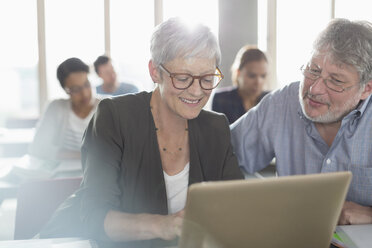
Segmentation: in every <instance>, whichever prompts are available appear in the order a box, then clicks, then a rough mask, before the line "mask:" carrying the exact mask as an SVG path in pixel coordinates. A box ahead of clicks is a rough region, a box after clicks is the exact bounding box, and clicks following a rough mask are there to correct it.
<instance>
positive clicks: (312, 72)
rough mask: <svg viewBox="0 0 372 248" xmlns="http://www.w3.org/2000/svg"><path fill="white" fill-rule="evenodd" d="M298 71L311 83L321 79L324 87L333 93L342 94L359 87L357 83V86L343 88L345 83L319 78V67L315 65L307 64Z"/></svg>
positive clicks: (320, 71)
mask: <svg viewBox="0 0 372 248" xmlns="http://www.w3.org/2000/svg"><path fill="white" fill-rule="evenodd" d="M300 70H301V72H302V74H303V75H304V76H305V77H306V78H307V79H309V80H311V81H314V82H315V81H316V80H318V79H319V78H322V79H323V82H324V85H325V86H326V87H327V88H328V89H330V90H333V91H335V92H338V93H342V92H344V91H346V90H349V89H351V88H353V87H355V86H357V85H359V83H357V84H354V85H352V86H349V87H344V86H343V85H344V84H346V82H343V81H340V80H337V79H334V78H332V77H329V78H323V77H322V76H321V73H322V70H321V69H320V68H319V66H317V65H315V64H307V65H306V66H305V65H303V66H301V68H300Z"/></svg>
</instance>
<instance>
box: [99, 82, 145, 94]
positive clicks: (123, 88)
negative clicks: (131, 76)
mask: <svg viewBox="0 0 372 248" xmlns="http://www.w3.org/2000/svg"><path fill="white" fill-rule="evenodd" d="M96 92H97V94H100V95H111V96H118V95H123V94H128V93H137V92H138V88H137V87H136V86H134V85H133V84H128V83H120V84H119V87H118V88H117V89H116V91H114V92H112V93H108V92H105V91H103V88H102V84H101V85H98V86H97V87H96Z"/></svg>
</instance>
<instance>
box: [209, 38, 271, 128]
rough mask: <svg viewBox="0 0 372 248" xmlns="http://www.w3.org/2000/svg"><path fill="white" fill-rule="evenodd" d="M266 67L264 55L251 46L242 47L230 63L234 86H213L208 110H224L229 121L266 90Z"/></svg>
mask: <svg viewBox="0 0 372 248" xmlns="http://www.w3.org/2000/svg"><path fill="white" fill-rule="evenodd" d="M267 71H268V60H267V57H266V55H265V54H264V53H263V52H262V51H261V50H259V49H258V48H255V47H253V46H249V45H246V46H244V47H242V48H241V49H240V50H239V52H238V53H237V55H236V57H235V61H234V63H233V65H232V67H231V72H232V82H233V85H234V86H231V87H226V88H222V89H218V90H216V93H215V94H214V97H213V101H212V110H213V111H216V112H220V113H224V114H225V115H226V117H227V118H228V120H229V122H230V124H231V123H233V122H234V121H236V120H237V119H238V118H239V117H240V116H242V115H243V114H244V113H245V112H247V111H248V110H249V109H251V108H252V107H254V106H255V105H256V104H257V103H259V102H260V101H261V99H262V98H263V97H264V96H265V95H266V94H267V93H268V91H263V87H264V85H265V83H266V78H267Z"/></svg>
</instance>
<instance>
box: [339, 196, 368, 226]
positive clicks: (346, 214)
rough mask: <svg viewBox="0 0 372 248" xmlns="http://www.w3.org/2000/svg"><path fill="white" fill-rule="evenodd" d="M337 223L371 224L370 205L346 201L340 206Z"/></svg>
mask: <svg viewBox="0 0 372 248" xmlns="http://www.w3.org/2000/svg"><path fill="white" fill-rule="evenodd" d="M338 224H339V225H355V224H372V207H365V206H362V205H359V204H357V203H354V202H351V201H346V202H345V203H344V206H343V207H342V211H341V215H340V218H339V219H338Z"/></svg>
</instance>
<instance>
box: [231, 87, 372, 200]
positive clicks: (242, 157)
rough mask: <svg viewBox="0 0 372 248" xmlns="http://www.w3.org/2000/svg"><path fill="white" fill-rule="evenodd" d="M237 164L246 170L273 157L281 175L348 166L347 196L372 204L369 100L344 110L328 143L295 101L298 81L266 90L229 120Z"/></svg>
mask: <svg viewBox="0 0 372 248" xmlns="http://www.w3.org/2000/svg"><path fill="white" fill-rule="evenodd" d="M231 132H232V136H231V139H232V144H233V147H234V151H235V153H236V155H237V157H238V160H239V164H240V166H241V167H242V168H244V169H245V170H246V171H247V172H249V173H254V172H256V171H259V170H261V169H263V168H264V167H266V165H268V164H269V163H270V161H271V160H272V159H273V158H274V157H275V158H276V168H277V173H278V175H279V176H286V175H296V174H310V173H321V172H335V171H346V170H348V171H351V172H352V173H353V178H352V182H351V185H350V188H349V192H348V194H347V197H346V199H347V200H349V201H353V202H356V203H358V204H361V205H366V206H372V100H371V96H369V97H368V98H367V99H366V100H364V101H363V102H361V103H360V104H359V105H358V107H357V108H356V109H354V110H353V111H351V112H350V113H349V114H348V115H346V116H345V117H344V118H343V119H342V122H341V127H340V129H339V131H338V133H337V135H336V137H335V139H334V141H333V143H332V145H331V147H329V146H328V145H327V144H326V143H325V141H324V140H323V139H322V138H321V136H320V134H319V132H318V130H317V129H316V127H315V125H314V123H313V122H312V121H310V120H308V119H307V118H306V117H305V116H304V114H303V112H302V109H301V106H300V102H299V82H295V83H292V84H290V85H288V86H285V87H284V88H282V89H279V90H277V91H275V92H272V93H271V94H268V95H267V96H266V97H265V98H264V99H263V100H262V101H261V102H260V104H259V105H257V106H256V107H254V108H253V109H252V110H251V111H249V112H248V113H247V114H245V115H243V116H242V117H241V118H240V119H239V120H237V121H236V122H235V123H233V124H232V125H231Z"/></svg>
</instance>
